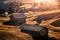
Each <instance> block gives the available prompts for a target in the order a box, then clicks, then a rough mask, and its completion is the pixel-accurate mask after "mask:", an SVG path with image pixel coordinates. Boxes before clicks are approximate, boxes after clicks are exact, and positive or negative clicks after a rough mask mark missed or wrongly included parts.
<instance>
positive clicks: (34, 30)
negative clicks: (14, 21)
mask: <svg viewBox="0 0 60 40" xmlns="http://www.w3.org/2000/svg"><path fill="white" fill-rule="evenodd" d="M20 27H21V31H22V32H25V33H28V34H30V35H31V36H32V37H33V38H34V39H35V40H37V39H39V40H40V39H41V40H43V39H47V38H48V29H47V28H46V27H41V26H40V27H38V26H35V25H29V24H22V25H21V26H20Z"/></svg>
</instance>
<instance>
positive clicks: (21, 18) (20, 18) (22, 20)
mask: <svg viewBox="0 0 60 40" xmlns="http://www.w3.org/2000/svg"><path fill="white" fill-rule="evenodd" d="M11 20H13V21H14V20H15V21H17V22H18V23H26V16H25V15H24V14H23V13H13V14H12V16H11Z"/></svg>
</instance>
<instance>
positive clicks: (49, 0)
mask: <svg viewBox="0 0 60 40" xmlns="http://www.w3.org/2000/svg"><path fill="white" fill-rule="evenodd" d="M55 1H56V0H35V2H36V3H40V2H47V3H53V2H55Z"/></svg>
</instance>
